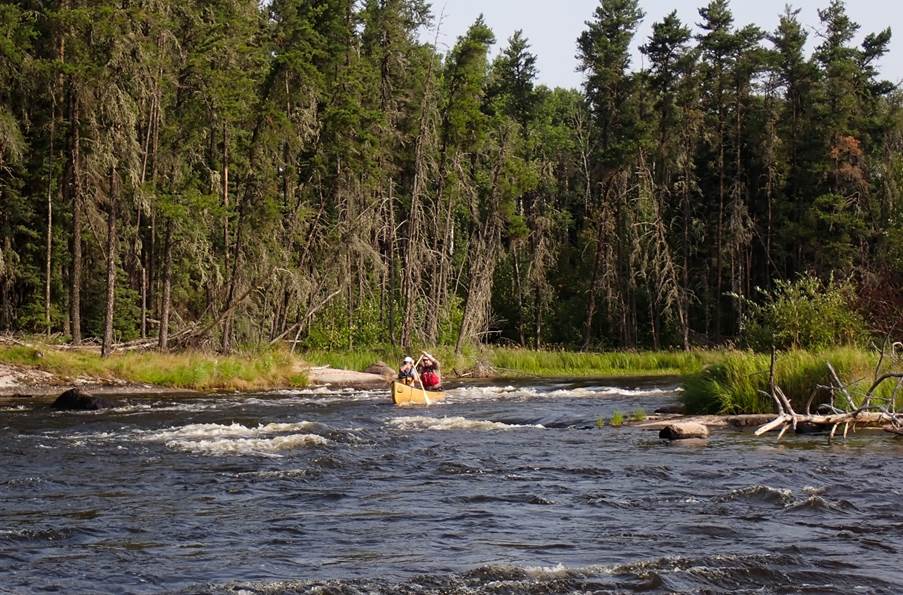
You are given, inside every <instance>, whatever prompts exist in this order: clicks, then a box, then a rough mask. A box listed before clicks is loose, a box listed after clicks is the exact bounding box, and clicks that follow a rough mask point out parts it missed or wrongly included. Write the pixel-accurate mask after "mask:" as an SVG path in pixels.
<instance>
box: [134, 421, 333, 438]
mask: <svg viewBox="0 0 903 595" xmlns="http://www.w3.org/2000/svg"><path fill="white" fill-rule="evenodd" d="M316 426H319V424H317V423H315V422H310V421H302V422H300V423H293V424H286V423H270V424H266V425H260V426H257V427H248V426H244V425H242V424H239V423H234V422H233V423H232V424H229V425H224V424H189V425H187V426H182V427H174V428H168V429H166V430H157V431H152V432H150V433H148V434H145V435H143V436H141V437H139V440H142V441H145V442H169V441H170V440H200V439H208V438H212V439H219V438H254V437H258V436H265V435H267V434H277V433H285V432H295V431H309V430H310V429H311V428H314V427H316Z"/></svg>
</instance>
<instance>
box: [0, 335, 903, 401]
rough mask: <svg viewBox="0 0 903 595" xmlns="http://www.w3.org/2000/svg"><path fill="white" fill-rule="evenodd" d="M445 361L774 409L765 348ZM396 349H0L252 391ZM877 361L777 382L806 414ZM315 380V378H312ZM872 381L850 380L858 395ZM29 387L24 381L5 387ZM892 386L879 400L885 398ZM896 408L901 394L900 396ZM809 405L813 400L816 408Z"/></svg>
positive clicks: (46, 360)
mask: <svg viewBox="0 0 903 595" xmlns="http://www.w3.org/2000/svg"><path fill="white" fill-rule="evenodd" d="M430 352H431V353H433V354H434V355H435V356H436V357H437V358H438V359H439V361H440V362H442V363H443V366H442V367H443V370H444V375H445V377H446V378H448V379H455V380H467V379H475V378H482V379H494V380H499V381H501V380H514V379H518V378H575V379H576V378H639V377H645V378H650V377H661V378H666V377H676V378H679V382H680V385H681V387H682V389H683V392H682V394H681V400H682V402H683V404H684V406H685V408H686V412H687V413H688V414H696V415H712V414H723V415H737V414H765V413H772V412H773V411H774V405H773V403H772V402H771V400H770V398H769V397H768V396H767V394H763V392H762V391H765V393H767V389H768V382H769V366H770V359H769V356H768V355H766V354H760V353H754V352H751V351H743V350H718V351H715V350H694V351H689V352H683V351H659V352H623V351H621V352H601V353H591V352H573V351H563V350H562V351H554V350H528V349H516V348H504V347H494V348H493V347H484V348H482V349H480V350H476V349H472V350H466V351H465V352H464V353H462V354H460V355H458V356H455V355H454V351H453V349H452V348H450V347H448V348H443V347H439V348H434V349H430ZM401 355H402V354H401V352H400V351H399V350H397V349H395V348H392V347H390V346H383V347H379V348H374V349H361V350H355V351H307V352H303V353H300V354H297V355H295V354H291V353H289V351H287V350H285V349H267V350H247V351H244V352H237V353H235V354H233V355H228V356H226V355H220V354H216V353H212V352H201V351H182V352H172V353H159V352H123V353H114V354H113V355H111V356H109V357H107V358H103V357H101V355H100V353H99V351H98V350H96V349H91V348H82V349H77V350H76V349H71V348H66V347H65V346H61V345H51V344H44V343H38V342H33V343H26V342H18V341H17V342H15V343H12V344H11V343H7V344H3V345H0V364H3V365H7V366H15V367H19V368H25V369H30V370H36V371H40V372H42V373H45V374H47V375H48V376H47V378H53V379H55V381H46V380H45V381H42V380H41V379H40V378H38V379H37V380H34V381H32V382H30V383H29V384H42V382H43V384H49V385H51V386H63V385H64V384H66V383H67V382H68V383H73V382H75V383H88V384H97V385H104V384H110V385H114V386H115V385H122V384H126V383H131V384H138V385H150V386H152V387H155V388H171V389H174V390H191V391H218V390H228V391H256V390H270V389H279V388H303V387H306V386H309V385H310V384H311V383H312V379H311V375H310V372H311V370H312V369H315V368H317V367H319V366H328V367H330V368H333V369H336V370H354V371H363V370H365V369H366V368H367V367H368V366H370V365H372V364H374V363H376V362H385V363H387V364H388V365H389V366H390V367H392V366H394V365H395V362H396V360H397V359H400V357H401ZM877 361H878V357H877V355H876V354H874V353H871V352H868V351H866V350H864V349H861V348H856V347H842V348H834V349H828V350H821V351H803V350H790V351H787V352H783V353H780V354H779V356H778V358H777V365H776V368H775V380H776V382H777V383H778V384H779V385H780V386H781V387H782V388H783V389H784V391H785V392H786V393H787V396H788V397H789V398H790V400H791V401H792V402H793V404H794V407H795V409H797V410H799V411H802V410H804V409H805V405H806V402H807V401H808V400H809V398H810V397H812V395H813V390H816V391H817V392H816V393H815V397H814V399H813V403H814V404H818V403H820V402H825V401H826V400H827V399H828V394H827V392H826V391H825V390H824V389H821V390H820V391H819V389H817V387H819V386H824V385H827V384H828V383H829V378H828V374H829V372H828V368H827V364H828V363H830V364H831V365H832V366H833V367H834V368H835V369H836V370H837V372H838V374H839V375H840V376H841V377H842V378H847V379H868V378H871V377H872V374H873V373H874V370H875V366H876V364H877ZM314 380H315V379H314ZM867 387H868V382H867V381H865V380H863V381H862V382H859V383H858V384H857V383H854V384H852V385H851V387H850V390H851V393H852V395H853V397H854V399H855V398H856V395H857V394H858V393H861V392H863V391H864V390H865V389H866V388H867ZM10 388H11V389H13V390H18V388H22V391H21V392H28V391H27V389H28V388H29V386H23V387H16V386H11V387H10V386H7V390H9V389H10ZM891 388H892V387H891V386H890V385H888V386H887V387H885V388H884V389H883V390H882V391H881V392H880V393H879V395H878V396H881V397H887V396H889V395H890V392H891ZM896 398H897V401H898V406H903V396H901V395H897V397H896ZM813 406H814V405H813Z"/></svg>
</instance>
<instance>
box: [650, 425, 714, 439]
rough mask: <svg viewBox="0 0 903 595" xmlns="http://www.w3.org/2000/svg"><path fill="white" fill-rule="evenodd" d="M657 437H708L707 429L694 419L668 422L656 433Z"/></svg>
mask: <svg viewBox="0 0 903 595" xmlns="http://www.w3.org/2000/svg"><path fill="white" fill-rule="evenodd" d="M658 437H659V438H666V439H668V440H686V439H688V438H708V437H709V429H708V428H707V427H706V426H704V425H702V424H701V423H697V422H695V421H687V422H682V423H673V424H668V425H667V426H665V427H664V428H662V429H661V431H660V432H659V433H658Z"/></svg>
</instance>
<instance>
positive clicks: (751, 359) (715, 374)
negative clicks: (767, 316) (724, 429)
mask: <svg viewBox="0 0 903 595" xmlns="http://www.w3.org/2000/svg"><path fill="white" fill-rule="evenodd" d="M827 362H830V363H831V365H832V366H834V369H835V370H836V371H837V374H838V375H839V376H840V378H841V379H842V381H844V382H850V381H856V382H855V383H854V384H853V385H852V386H851V388H850V392H851V394H852V395H853V398H854V400H855V401H856V402H857V403H858V401H859V399H861V397H862V395H863V394H864V393H865V391H866V390H867V389H868V385H869V383H870V381H871V380H872V378H873V373H874V368H875V364H876V363H877V356H876V355H875V354H874V353H870V352H867V351H864V350H862V349H858V348H855V347H842V348H836V349H831V350H826V351H820V352H816V353H813V352H807V351H799V350H797V351H790V352H782V353H779V354H778V356H777V365H776V366H775V382H776V384H777V385H778V386H780V387H781V389H782V390H783V391H784V393H785V394H786V395H787V397H788V398H789V399H790V400H791V403H792V404H793V408H794V410H795V411H796V412H797V413H803V412H804V409H805V406H806V402H807V401H808V400H809V398H810V397H811V396H812V393H813V390H815V389H816V388H817V387H818V386H819V385H822V386H824V385H827V384H829V381H830V375H829V372H828V367H827ZM770 363H771V358H770V356H769V355H767V354H760V353H752V352H749V351H729V352H725V353H724V354H723V357H722V361H720V362H718V363H714V364H711V365H709V366H707V367H706V368H705V369H704V370H702V371H700V372H699V373H696V374H693V375H690V376H688V377H687V378H686V379H685V381H684V392H683V396H682V399H683V401H684V404H685V405H686V407H687V412H688V413H713V414H714V413H722V414H735V413H771V412H774V411H775V404H774V402H773V400H772V399H771V398H770V397H769V396H767V395H763V394H762V393H761V392H760V391H765V392H766V393H767V391H768V377H769V368H770ZM891 388H892V387H891V383H886V384H885V385H884V386H883V387H882V388H881V389H880V390H879V391H878V396H879V397H887V396H888V395H889V394H890V392H891ZM827 399H828V393H827V391H825V390H820V391H818V392H817V393H816V395H815V398H814V399H813V406H812V407H813V409H814V408H815V406H817V404H819V403H823V402H825V401H826V400H827Z"/></svg>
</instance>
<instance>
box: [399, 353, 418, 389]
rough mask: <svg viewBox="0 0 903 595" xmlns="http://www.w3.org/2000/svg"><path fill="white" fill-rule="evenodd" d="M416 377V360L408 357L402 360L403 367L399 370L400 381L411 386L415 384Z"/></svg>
mask: <svg viewBox="0 0 903 595" xmlns="http://www.w3.org/2000/svg"><path fill="white" fill-rule="evenodd" d="M416 377H417V371H416V370H415V369H414V359H413V358H411V357H410V356H407V355H406V356H405V358H404V359H403V360H401V367H400V368H399V369H398V381H399V382H403V383H405V384H407V385H408V386H411V385H412V384H414V380H415V378H416Z"/></svg>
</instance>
